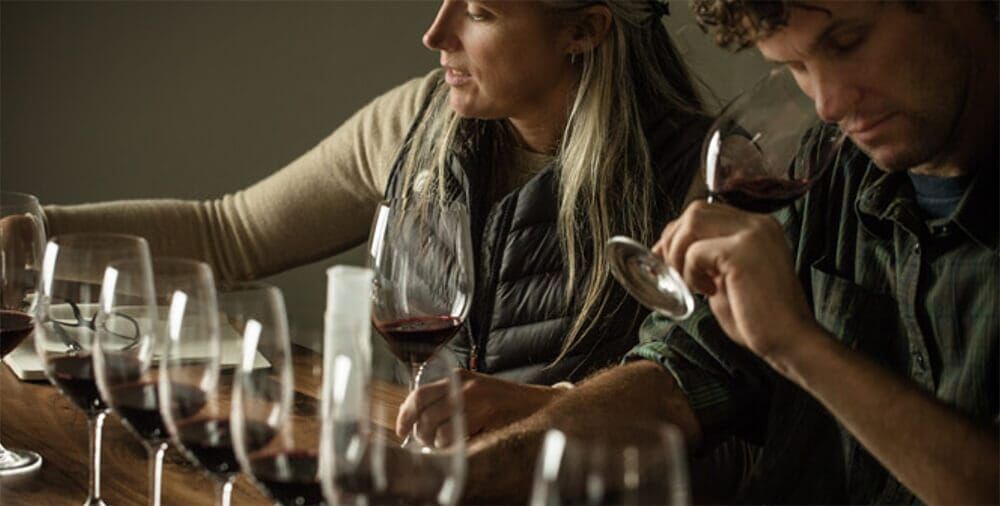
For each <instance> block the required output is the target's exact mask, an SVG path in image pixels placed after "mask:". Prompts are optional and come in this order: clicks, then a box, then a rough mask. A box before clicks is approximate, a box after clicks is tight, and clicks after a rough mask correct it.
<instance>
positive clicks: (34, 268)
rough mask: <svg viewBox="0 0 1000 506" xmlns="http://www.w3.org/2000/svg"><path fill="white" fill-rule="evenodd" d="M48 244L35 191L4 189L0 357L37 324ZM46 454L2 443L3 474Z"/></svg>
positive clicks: (0, 198) (26, 467)
mask: <svg viewBox="0 0 1000 506" xmlns="http://www.w3.org/2000/svg"><path fill="white" fill-rule="evenodd" d="M44 245H45V229H44V227H43V226H42V208H41V206H40V205H39V204H38V199H37V198H35V196H34V195H28V194H25V193H13V192H2V193H0V359H2V358H3V357H5V356H7V354H8V353H10V352H11V351H14V348H17V347H18V345H20V344H21V343H22V342H23V341H24V340H25V339H27V338H28V337H30V336H31V335H32V333H33V331H34V328H35V319H34V317H32V313H33V312H34V310H35V307H34V306H35V302H36V301H37V300H38V299H37V297H36V295H37V290H38V269H39V267H40V266H41V259H42V249H43V247H44ZM41 465H42V457H41V456H40V455H38V454H37V453H35V452H32V451H28V450H8V449H6V448H4V447H3V445H0V477H5V476H13V475H16V474H20V473H26V472H30V471H34V470H36V469H38V468H39V467H41Z"/></svg>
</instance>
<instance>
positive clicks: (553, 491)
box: [531, 423, 691, 506]
mask: <svg viewBox="0 0 1000 506" xmlns="http://www.w3.org/2000/svg"><path fill="white" fill-rule="evenodd" d="M686 458H687V456H686V453H685V451H684V443H683V439H682V437H681V434H680V431H678V430H677V428H676V427H674V426H672V425H658V424H642V423H636V424H633V425H632V426H631V427H629V428H627V429H623V430H621V431H616V433H614V434H610V433H599V434H588V435H586V436H573V435H569V434H567V433H565V432H562V431H560V430H558V429H550V430H549V431H548V432H547V433H546V434H545V439H544V442H543V443H542V448H541V450H540V452H539V455H538V462H537V463H536V465H535V482H534V486H533V488H532V492H531V506H557V505H566V504H572V505H587V506H597V505H609V504H616V505H628V506H636V505H643V504H648V505H671V506H681V505H686V504H690V502H691V500H690V485H689V480H688V472H687V460H686Z"/></svg>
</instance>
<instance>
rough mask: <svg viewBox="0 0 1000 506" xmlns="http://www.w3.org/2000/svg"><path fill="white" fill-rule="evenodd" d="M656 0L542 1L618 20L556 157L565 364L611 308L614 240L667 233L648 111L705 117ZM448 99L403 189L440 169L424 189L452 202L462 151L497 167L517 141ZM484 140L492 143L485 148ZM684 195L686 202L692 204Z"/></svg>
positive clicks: (414, 139)
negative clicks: (603, 9)
mask: <svg viewBox="0 0 1000 506" xmlns="http://www.w3.org/2000/svg"><path fill="white" fill-rule="evenodd" d="M657 1H659V0H541V2H542V3H543V4H545V5H546V6H547V7H548V8H549V9H550V10H551V12H552V13H553V14H554V15H556V16H570V17H571V16H575V15H579V14H580V13H581V12H582V9H583V8H584V7H588V6H591V5H595V4H601V5H606V6H607V7H608V8H609V9H610V10H611V13H612V15H613V20H612V24H611V28H610V30H609V32H608V34H607V37H606V38H605V40H604V41H603V42H602V43H600V44H599V45H598V46H597V47H595V48H594V49H592V50H590V51H588V52H585V53H583V54H582V55H580V56H581V57H582V58H581V63H580V64H581V65H582V69H581V77H580V83H579V86H578V88H577V92H576V96H575V98H574V100H573V103H572V106H571V108H570V113H569V116H568V119H567V122H566V126H565V129H564V132H563V136H562V139H561V141H560V144H559V148H558V151H557V153H556V161H555V162H556V163H555V167H556V170H557V174H556V175H557V179H558V187H559V223H558V230H559V238H560V244H561V245H562V249H563V253H564V255H565V265H566V269H567V273H568V278H567V282H566V286H565V290H566V297H565V299H566V301H567V304H571V305H573V306H576V307H577V308H578V314H577V317H576V319H575V320H574V322H573V324H572V326H571V327H570V330H569V332H568V333H567V335H566V338H565V340H564V341H563V346H562V350H561V352H560V355H559V357H558V358H557V359H556V360H557V361H558V360H559V359H561V358H562V357H564V356H565V355H566V353H567V352H568V351H569V350H571V349H572V348H573V346H574V345H575V344H577V343H578V342H579V340H580V339H581V338H582V337H583V336H584V335H586V334H587V332H588V331H590V329H591V328H592V327H593V326H594V325H595V324H596V323H597V317H598V316H599V315H600V314H602V313H603V312H604V311H605V310H606V309H607V308H608V304H609V303H611V301H610V300H609V295H610V283H611V282H612V281H611V279H610V274H609V271H608V263H607V261H606V257H605V254H604V245H605V243H606V242H607V240H608V239H609V238H610V237H611V236H613V235H618V234H624V235H629V236H631V237H634V238H636V239H637V240H639V241H640V242H644V243H647V244H648V243H651V242H652V240H653V238H654V237H655V234H656V233H658V232H659V230H655V225H654V224H655V223H657V221H658V220H657V218H660V219H663V218H664V217H662V216H660V217H656V216H653V198H654V195H653V190H654V188H655V187H656V184H655V181H654V178H653V168H652V160H650V152H649V146H648V144H647V142H646V135H645V132H644V130H643V119H644V114H649V113H651V112H652V111H656V112H663V111H679V112H685V113H700V112H701V111H702V105H701V101H700V100H699V98H698V96H697V93H696V92H695V88H694V85H693V84H692V81H691V78H690V76H689V74H688V71H687V68H686V66H685V65H684V62H683V61H682V60H681V58H680V56H679V55H678V54H677V51H676V49H675V47H674V45H673V43H672V41H671V40H670V37H669V35H668V34H667V31H666V28H665V27H664V26H663V23H662V21H661V19H660V12H659V11H658V10H657V9H656V8H655V6H654V5H653V3H654V2H657ZM447 100H448V88H447V87H445V86H441V87H439V89H438V90H437V91H436V93H435V95H434V96H433V97H432V98H431V103H430V106H429V107H428V112H429V115H428V117H427V118H426V120H425V121H422V122H421V124H420V125H419V126H418V127H417V128H416V130H415V131H414V133H413V135H412V136H411V140H410V143H409V145H408V146H407V155H406V159H405V165H404V167H405V173H404V174H403V177H404V179H403V185H404V186H403V188H406V189H411V188H412V187H413V186H412V183H413V178H414V177H415V175H416V174H417V173H418V172H420V171H422V170H423V169H424V168H427V167H433V168H434V171H433V172H434V176H433V178H432V179H431V181H433V182H434V183H433V184H428V185H426V187H425V188H427V189H429V190H430V191H432V192H433V193H435V194H436V195H438V196H444V195H445V194H446V193H448V190H447V188H446V186H447V185H446V181H447V180H448V179H449V176H447V174H448V171H449V170H450V169H449V167H450V163H449V158H450V157H451V156H452V155H453V154H454V152H455V150H456V149H463V148H464V149H468V148H471V149H491V150H493V152H490V153H482V152H477V154H478V156H479V157H480V158H481V159H488V160H496V159H498V158H501V157H504V156H506V154H507V153H509V149H505V148H510V147H511V143H514V142H516V141H515V140H514V136H513V134H512V130H511V129H512V127H511V126H510V124H509V122H508V121H507V120H480V119H471V118H462V117H460V116H458V115H457V114H456V113H455V112H454V111H453V110H452V109H451V108H450V107H447V106H446V104H447ZM482 139H490V141H489V142H478V141H480V140H482ZM477 169H478V167H477ZM685 169H686V168H683V167H679V168H678V170H685ZM493 177H494V180H495V177H496V176H495V175H494V176H493ZM421 186H423V185H421ZM685 190H686V189H680V190H679V191H678V192H677V195H678V196H679V197H680V198H683V194H684V192H685ZM407 191H412V190H407ZM491 197H492V196H491ZM658 198H662V196H658ZM626 203H627V204H626ZM680 205H681V202H680V201H678V202H673V203H668V206H667V208H668V209H669V208H671V207H673V211H678V210H679V207H680ZM662 208H663V206H662V203H661V206H660V209H662ZM581 282H582V283H581Z"/></svg>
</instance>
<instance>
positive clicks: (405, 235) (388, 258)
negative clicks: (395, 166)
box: [368, 195, 475, 444]
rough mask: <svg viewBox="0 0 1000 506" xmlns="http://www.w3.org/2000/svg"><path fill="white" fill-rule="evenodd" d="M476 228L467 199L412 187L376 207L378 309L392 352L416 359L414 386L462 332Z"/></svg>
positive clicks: (378, 324)
mask: <svg viewBox="0 0 1000 506" xmlns="http://www.w3.org/2000/svg"><path fill="white" fill-rule="evenodd" d="M469 234H470V229H469V212H468V209H467V207H466V205H465V203H464V201H462V200H460V199H456V200H450V201H444V200H442V199H438V198H433V197H423V196H420V195H409V196H407V197H405V198H399V199H395V200H392V201H389V202H385V203H383V204H381V205H380V206H379V208H378V211H377V212H376V215H375V220H374V223H373V225H372V233H371V238H370V241H369V250H368V251H369V266H370V267H371V269H372V271H373V272H374V281H373V283H372V290H371V294H372V295H371V303H372V308H371V316H372V321H373V323H374V325H375V328H376V329H377V330H378V332H379V333H380V334H381V335H382V337H384V338H385V340H386V342H387V343H388V344H389V349H390V350H391V351H392V353H393V354H394V355H395V356H396V357H398V358H399V360H401V361H402V362H404V363H405V364H407V366H408V367H410V369H411V374H410V375H409V377H410V378H412V379H413V383H412V384H411V389H412V388H413V387H414V386H415V385H416V383H417V382H419V381H420V379H421V375H420V370H421V366H422V364H424V363H425V362H426V361H427V360H428V359H429V358H431V357H432V356H433V355H434V353H435V352H436V351H437V350H438V349H439V348H440V347H441V346H442V345H444V344H445V343H447V342H448V341H449V340H451V338H452V337H454V336H455V334H456V333H457V332H458V331H459V329H460V328H461V327H462V325H463V323H464V321H465V317H466V315H467V314H468V311H469V307H470V305H471V301H472V290H473V260H472V241H471V239H470V235H469ZM473 353H475V352H473ZM408 443H409V439H408V440H407V441H406V442H404V444H408Z"/></svg>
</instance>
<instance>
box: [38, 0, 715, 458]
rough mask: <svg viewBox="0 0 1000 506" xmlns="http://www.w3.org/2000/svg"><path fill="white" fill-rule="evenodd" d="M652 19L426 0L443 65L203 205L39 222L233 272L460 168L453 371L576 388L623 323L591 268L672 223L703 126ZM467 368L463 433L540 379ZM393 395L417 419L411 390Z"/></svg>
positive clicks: (569, 8)
mask: <svg viewBox="0 0 1000 506" xmlns="http://www.w3.org/2000/svg"><path fill="white" fill-rule="evenodd" d="M663 14H665V4H661V3H660V2H659V1H658V0H632V1H629V0H602V1H593V0H545V1H523V2H521V1H518V2H507V1H481V2H479V1H458V0H444V1H443V3H442V5H441V7H440V10H439V12H438V14H437V17H436V19H435V21H434V23H433V25H432V26H431V27H430V28H429V30H428V31H427V33H426V34H425V35H424V44H425V45H427V46H428V48H430V49H432V50H435V51H438V52H440V54H441V65H442V67H443V69H442V70H438V71H435V72H432V73H431V74H428V75H427V76H425V77H424V78H421V79H417V80H414V81H411V82H409V83H407V84H404V85H402V86H400V87H398V88H396V89H395V90H392V91H390V92H388V93H386V94H385V95H383V96H381V97H379V98H378V99H376V100H375V101H373V102H372V103H371V104H369V105H368V106H367V107H365V108H364V109H362V110H361V111H359V112H358V113H357V114H355V116H354V117H352V118H351V119H350V120H348V122H347V123H345V124H344V125H342V126H341V127H340V128H338V129H337V130H336V131H335V132H334V133H333V134H332V135H331V136H330V137H329V138H327V139H326V140H324V141H323V142H321V143H320V144H319V145H318V146H317V147H316V148H314V149H313V150H312V151H310V152H308V153H306V154H305V155H303V156H302V157H301V158H299V159H298V160H296V161H294V162H292V163H291V164H290V165H289V166H287V167H285V168H284V169H282V170H281V171H279V172H277V173H276V174H274V175H272V176H271V177H269V178H267V179H265V180H263V181H261V182H259V183H257V184H255V185H254V186H252V187H250V188H248V189H246V190H243V191H240V192H237V193H235V194H232V195H227V196H225V197H223V198H221V199H218V200H214V201H210V202H181V201H163V200H157V201H129V202H113V203H106V204H96V205H84V206H72V207H56V206H53V207H48V208H46V213H47V220H48V224H49V227H50V232H51V233H52V234H60V233H66V232H71V231H72V232H83V231H98V230H100V231H117V232H125V233H134V234H138V235H143V236H145V237H147V238H148V239H149V240H150V244H151V247H152V249H153V251H155V252H156V253H157V254H167V253H169V254H172V255H185V256H191V257H196V258H202V259H205V260H206V261H208V262H209V263H211V264H212V265H213V267H214V268H215V270H216V272H217V273H218V274H219V276H220V277H222V278H223V279H225V280H227V281H239V280H245V279H252V278H257V277H261V276H264V275H267V274H271V273H274V272H277V271H280V270H283V269H287V268H290V267H293V266H296V265H300V264H304V263H307V262H311V261H315V260H318V259H322V258H325V257H328V256H330V255H333V254H336V253H338V252H340V251H343V250H345V249H347V248H350V247H352V246H355V245H357V244H360V243H362V242H363V241H364V240H365V238H366V233H367V231H368V229H369V223H367V222H364V221H362V220H357V219H356V217H357V216H361V215H364V216H370V215H371V214H372V213H373V211H374V208H375V205H376V204H377V203H378V202H379V201H380V200H382V199H383V198H386V197H394V196H398V195H401V194H402V193H404V192H408V191H413V190H414V189H415V188H417V187H418V186H420V187H422V186H423V184H422V183H421V181H425V180H426V179H427V176H429V177H433V178H444V177H449V175H455V174H460V175H464V181H465V184H464V185H463V187H462V190H463V191H464V192H466V194H467V195H468V196H469V201H470V202H472V204H473V205H472V206H471V209H470V212H471V213H472V216H471V219H470V221H471V223H472V224H473V230H472V235H473V241H474V242H475V243H476V244H478V245H481V247H480V248H478V249H479V254H478V255H477V258H476V261H477V262H478V263H479V264H478V265H477V272H478V273H479V274H478V277H477V280H476V293H475V294H474V298H473V307H472V309H471V311H470V317H469V319H468V322H467V325H466V327H465V328H464V329H463V331H462V332H461V333H460V335H459V336H458V337H457V338H456V339H455V341H454V342H453V343H451V347H452V349H453V350H455V352H456V353H457V354H458V355H459V356H460V357H461V358H462V360H463V361H464V363H465V366H466V367H468V369H469V370H470V371H475V372H478V373H486V374H491V375H496V376H499V377H501V378H506V379H509V380H515V381H516V382H518V383H534V384H540V385H552V384H554V383H556V382H560V381H566V380H569V381H575V380H577V379H580V378H582V377H584V376H585V375H587V374H589V373H590V372H592V371H594V370H595V369H597V368H600V367H604V366H606V365H609V364H613V363H615V362H617V361H618V360H619V359H620V357H621V356H622V355H623V354H624V353H625V352H626V351H627V350H629V349H630V348H631V347H632V346H633V345H634V344H635V341H636V330H637V326H638V324H639V322H640V320H641V313H642V312H641V310H640V308H639V307H638V306H637V305H636V304H635V302H634V301H632V300H631V299H629V298H628V297H627V296H625V295H624V292H623V291H621V290H620V289H618V288H617V287H616V285H615V284H614V283H613V282H612V281H611V280H610V279H609V275H608V269H607V267H606V262H605V259H604V253H603V251H604V249H603V248H604V243H605V242H606V240H607V239H608V237H610V236H611V235H615V234H628V235H631V236H633V237H636V238H639V239H640V240H644V241H646V242H647V243H651V242H652V240H653V238H654V236H655V233H656V232H657V231H658V230H660V229H662V227H663V225H664V224H665V223H666V221H667V220H669V219H670V218H672V217H673V216H676V214H677V212H678V210H680V209H682V205H683V201H684V200H685V195H686V193H687V189H688V188H689V187H690V186H691V183H692V178H693V174H694V173H695V166H696V163H695V160H696V152H697V149H698V146H699V144H700V139H701V134H702V133H703V132H704V129H705V127H706V126H707V122H706V120H705V118H704V116H703V115H702V114H701V113H700V110H701V107H700V102H699V100H698V98H697V97H696V94H695V91H694V88H693V86H692V84H691V81H690V79H689V77H688V75H687V72H686V70H685V68H684V65H683V63H682V62H681V60H680V58H679V57H678V56H677V54H676V51H675V50H674V49H673V46H672V44H671V42H670V40H669V37H668V35H667V33H666V30H665V29H664V27H663V25H662V23H661V16H662V15H663ZM425 175H426V176H425ZM426 186H428V187H431V188H434V187H435V185H426ZM465 378H466V380H467V381H468V382H469V384H468V385H467V388H466V389H465V391H466V406H467V410H468V413H469V414H468V417H467V423H468V424H469V427H468V430H469V432H470V433H475V432H477V431H480V430H483V429H488V428H491V427H495V426H498V425H502V424H505V423H508V422H510V421H512V420H515V419H517V418H520V417H521V416H524V415H526V414H528V413H531V412H532V411H534V410H535V409H537V408H538V407H540V406H541V405H543V404H544V403H546V402H548V400H550V399H551V397H552V396H553V395H557V392H558V390H556V389H553V388H551V387H547V386H528V385H519V384H517V383H514V382H510V381H505V380H500V379H494V378H489V377H487V376H483V375H481V374H475V373H472V372H470V373H467V374H466V375H465ZM406 406H407V407H406V408H405V409H404V416H408V417H416V416H418V415H417V413H418V412H420V410H419V409H416V407H417V404H416V402H415V400H414V399H410V400H409V401H408V402H407V405H406ZM404 425H405V424H404ZM405 426H409V425H405ZM423 426H426V427H428V429H427V430H428V431H429V432H428V433H427V434H423V435H422V436H423V438H424V439H425V440H426V439H430V438H433V433H434V430H435V429H434V424H433V423H427V424H424V425H422V426H421V427H423ZM421 431H423V428H421Z"/></svg>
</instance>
